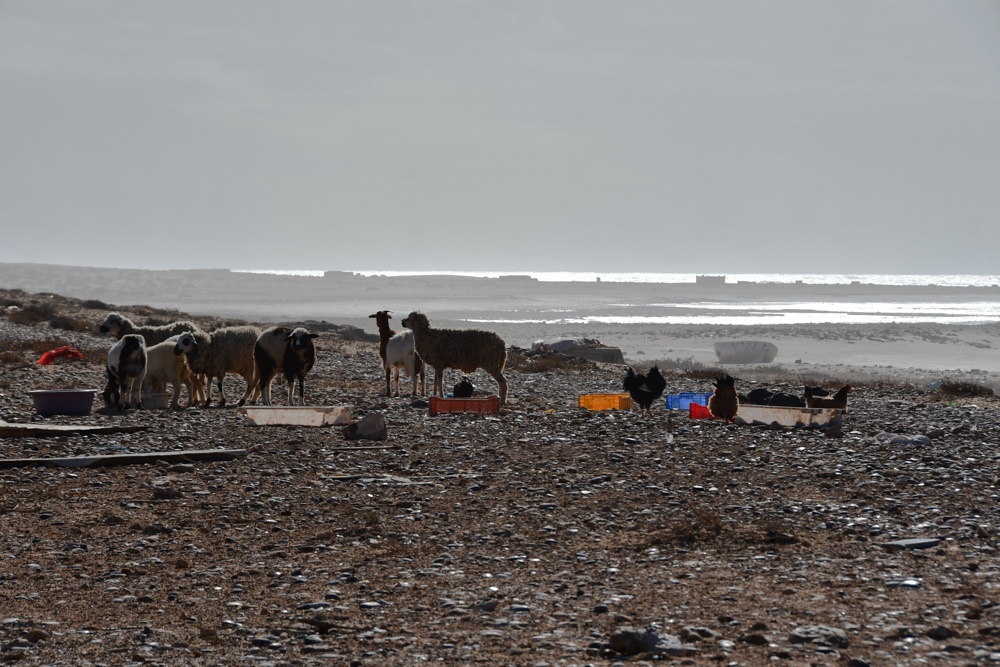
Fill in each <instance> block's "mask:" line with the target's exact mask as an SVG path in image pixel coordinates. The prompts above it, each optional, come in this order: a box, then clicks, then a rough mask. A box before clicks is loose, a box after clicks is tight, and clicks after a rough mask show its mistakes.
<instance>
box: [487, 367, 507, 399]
mask: <svg viewBox="0 0 1000 667" xmlns="http://www.w3.org/2000/svg"><path fill="white" fill-rule="evenodd" d="M490 375H492V376H493V379H494V380H496V381H497V390H498V394H499V395H500V405H507V378H505V377H504V376H503V373H501V372H500V371H497V372H496V373H490Z"/></svg>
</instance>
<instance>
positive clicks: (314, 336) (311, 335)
mask: <svg viewBox="0 0 1000 667" xmlns="http://www.w3.org/2000/svg"><path fill="white" fill-rule="evenodd" d="M309 337H310V338H319V334H309Z"/></svg>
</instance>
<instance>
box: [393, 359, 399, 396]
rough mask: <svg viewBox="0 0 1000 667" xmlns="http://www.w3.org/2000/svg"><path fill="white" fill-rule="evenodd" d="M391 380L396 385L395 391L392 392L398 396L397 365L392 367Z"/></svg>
mask: <svg viewBox="0 0 1000 667" xmlns="http://www.w3.org/2000/svg"><path fill="white" fill-rule="evenodd" d="M392 381H393V384H395V385H396V391H395V392H394V393H393V396H395V397H396V398H399V366H393V367H392Z"/></svg>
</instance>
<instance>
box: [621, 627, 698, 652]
mask: <svg viewBox="0 0 1000 667" xmlns="http://www.w3.org/2000/svg"><path fill="white" fill-rule="evenodd" d="M608 643H609V644H610V645H611V648H613V649H614V650H616V651H618V652H619V653H623V654H625V655H636V654H637V653H660V654H663V655H670V656H674V657H677V658H679V657H682V656H685V655H688V654H689V653H692V652H695V651H697V649H695V648H694V647H691V646H685V645H684V644H683V643H682V642H681V640H680V638H679V637H675V636H674V635H666V634H664V635H660V634H657V633H656V632H655V631H653V630H645V631H643V632H640V631H639V630H636V629H635V628H633V627H632V626H630V625H623V626H622V627H620V628H618V629H617V630H615V631H614V632H612V633H611V637H610V639H608Z"/></svg>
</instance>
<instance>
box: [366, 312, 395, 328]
mask: <svg viewBox="0 0 1000 667" xmlns="http://www.w3.org/2000/svg"><path fill="white" fill-rule="evenodd" d="M391 312H392V311H391V310H380V311H378V312H377V313H374V314H373V315H369V316H368V317H374V318H375V323H376V324H378V325H379V326H383V325H384V326H389V320H391V319H392V315H390V314H389V313H391Z"/></svg>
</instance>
